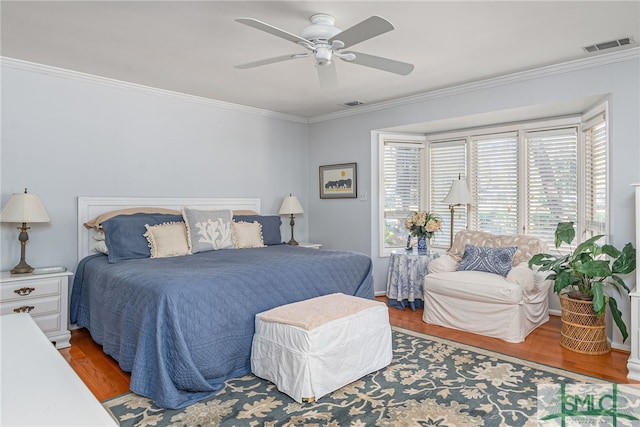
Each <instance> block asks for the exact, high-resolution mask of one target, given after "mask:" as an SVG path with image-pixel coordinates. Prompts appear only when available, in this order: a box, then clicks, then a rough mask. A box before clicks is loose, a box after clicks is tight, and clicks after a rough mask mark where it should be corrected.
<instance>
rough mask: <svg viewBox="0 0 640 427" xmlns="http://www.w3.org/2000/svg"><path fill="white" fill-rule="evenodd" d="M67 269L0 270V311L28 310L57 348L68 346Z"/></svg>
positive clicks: (0, 312)
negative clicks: (30, 272) (41, 270)
mask: <svg viewBox="0 0 640 427" xmlns="http://www.w3.org/2000/svg"><path fill="white" fill-rule="evenodd" d="M71 275H72V274H71V273H70V272H68V271H64V272H60V273H50V274H38V275H34V274H11V273H9V272H8V271H3V272H2V273H0V292H1V293H0V314H2V315H5V314H13V313H29V314H30V315H31V317H32V318H33V320H34V321H35V322H36V324H37V325H38V327H39V328H40V329H42V331H43V332H44V333H45V335H46V336H47V338H49V340H50V341H52V342H53V343H55V345H56V348H65V347H69V345H70V344H69V339H70V338H71V334H70V333H69V330H68V329H67V324H68V321H69V309H68V306H69V276H71Z"/></svg>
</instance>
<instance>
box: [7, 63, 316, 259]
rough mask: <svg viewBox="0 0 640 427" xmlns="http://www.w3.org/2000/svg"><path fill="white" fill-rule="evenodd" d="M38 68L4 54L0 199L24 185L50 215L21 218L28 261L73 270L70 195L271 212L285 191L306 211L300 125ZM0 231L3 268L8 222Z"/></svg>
mask: <svg viewBox="0 0 640 427" xmlns="http://www.w3.org/2000/svg"><path fill="white" fill-rule="evenodd" d="M42 69H43V68H38V69H36V68H34V69H29V67H24V66H14V65H13V64H12V63H10V62H9V63H7V62H3V64H2V146H1V168H2V170H1V172H0V176H1V204H2V206H4V205H5V204H6V202H7V201H8V199H9V197H10V196H11V194H12V193H14V192H21V191H24V188H25V187H27V188H28V189H29V191H30V192H33V193H37V194H39V195H40V197H41V199H42V201H43V203H44V205H45V207H46V209H47V211H48V213H49V216H50V218H51V223H49V224H30V225H31V230H30V231H29V237H30V239H29V243H28V245H27V252H26V253H27V256H26V259H27V262H28V263H29V264H31V265H32V266H48V265H66V266H67V267H69V268H70V269H74V268H75V265H76V247H77V246H76V216H77V213H76V212H77V210H76V206H77V205H76V199H77V197H78V196H149V197H151V196H158V197H162V196H166V197H179V196H185V197H187V196H188V197H260V198H261V200H262V213H264V214H273V213H277V212H278V209H279V207H280V203H281V202H282V199H283V197H284V196H286V195H288V193H289V192H292V193H293V194H295V195H297V196H298V197H299V199H300V202H301V203H302V205H303V207H304V209H305V211H307V210H308V206H307V186H308V185H307V182H306V179H307V175H306V159H307V158H308V126H307V124H306V123H301V122H296V121H294V120H287V119H280V118H277V117H271V116H269V114H260V112H251V111H250V110H249V109H246V110H247V111H248V112H245V111H243V110H242V109H241V108H224V106H222V107H221V106H219V105H217V104H216V103H213V102H206V100H198V99H196V98H189V97H186V96H178V95H177V94H176V95H172V94H167V93H163V92H161V91H154V90H150V89H145V88H139V87H135V86H133V85H122V84H117V83H116V82H108V81H101V80H100V79H88V78H86V79H84V78H81V76H73V74H72V73H67V74H64V73H55V72H51V73H47V72H46V68H45V69H44V72H42V71H41V70H42ZM212 78H215V77H212ZM265 113H266V112H265ZM303 160H304V161H303ZM307 219H308V217H307V216H305V215H301V216H299V218H297V219H296V238H297V239H298V240H300V241H303V240H306V238H307V233H308V230H307V224H308V221H307ZM283 222H284V224H283V228H282V233H283V238H284V240H285V241H286V240H288V239H289V237H290V236H289V234H290V231H289V226H288V221H287V220H286V218H284V219H283ZM0 230H1V232H2V235H1V237H0V259H1V268H2V270H7V269H10V268H12V267H13V266H14V265H16V264H17V263H18V261H19V259H20V248H19V243H18V240H17V238H18V232H17V230H16V229H15V227H14V225H13V224H2V226H1V228H0Z"/></svg>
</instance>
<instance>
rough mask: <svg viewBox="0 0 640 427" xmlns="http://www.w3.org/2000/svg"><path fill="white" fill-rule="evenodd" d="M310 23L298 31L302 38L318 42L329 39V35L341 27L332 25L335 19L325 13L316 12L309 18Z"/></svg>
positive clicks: (339, 31)
mask: <svg viewBox="0 0 640 427" xmlns="http://www.w3.org/2000/svg"><path fill="white" fill-rule="evenodd" d="M309 20H310V21H311V25H309V26H307V27H305V28H304V29H303V30H302V33H300V36H301V37H302V38H304V39H307V40H311V41H313V42H318V41H321V40H325V41H326V40H329V39H330V38H331V37H333V36H335V35H336V34H339V33H341V32H342V30H341V29H339V28H336V27H334V26H333V24H335V22H336V19H335V18H334V17H333V16H331V15H327V14H326V13H316V14H315V15H312V16H311V18H309Z"/></svg>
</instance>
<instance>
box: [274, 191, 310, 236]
mask: <svg viewBox="0 0 640 427" xmlns="http://www.w3.org/2000/svg"><path fill="white" fill-rule="evenodd" d="M278 213H279V214H280V215H291V220H290V221H289V224H290V225H291V240H289V242H288V244H289V245H297V244H298V242H296V239H294V238H293V226H294V225H295V221H294V218H295V217H294V215H295V214H301V213H304V210H303V209H302V205H300V202H299V201H298V199H297V198H296V196H293V195H291V193H289V196H287V197H285V198H284V200H283V201H282V206H280V212H278Z"/></svg>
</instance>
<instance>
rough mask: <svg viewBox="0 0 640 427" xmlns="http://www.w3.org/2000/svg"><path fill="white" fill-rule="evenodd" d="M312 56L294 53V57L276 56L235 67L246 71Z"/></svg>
mask: <svg viewBox="0 0 640 427" xmlns="http://www.w3.org/2000/svg"><path fill="white" fill-rule="evenodd" d="M310 54H311V53H309V54H297V53H294V54H293V55H283V56H276V57H275V58H267V59H261V60H260V61H253V62H247V63H246V64H240V65H236V66H234V68H238V69H240V70H246V69H247V68H255V67H260V66H262V65H268V64H275V63H276V62H282V61H288V60H290V59H298V58H305V57H307V56H309V55H310Z"/></svg>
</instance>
